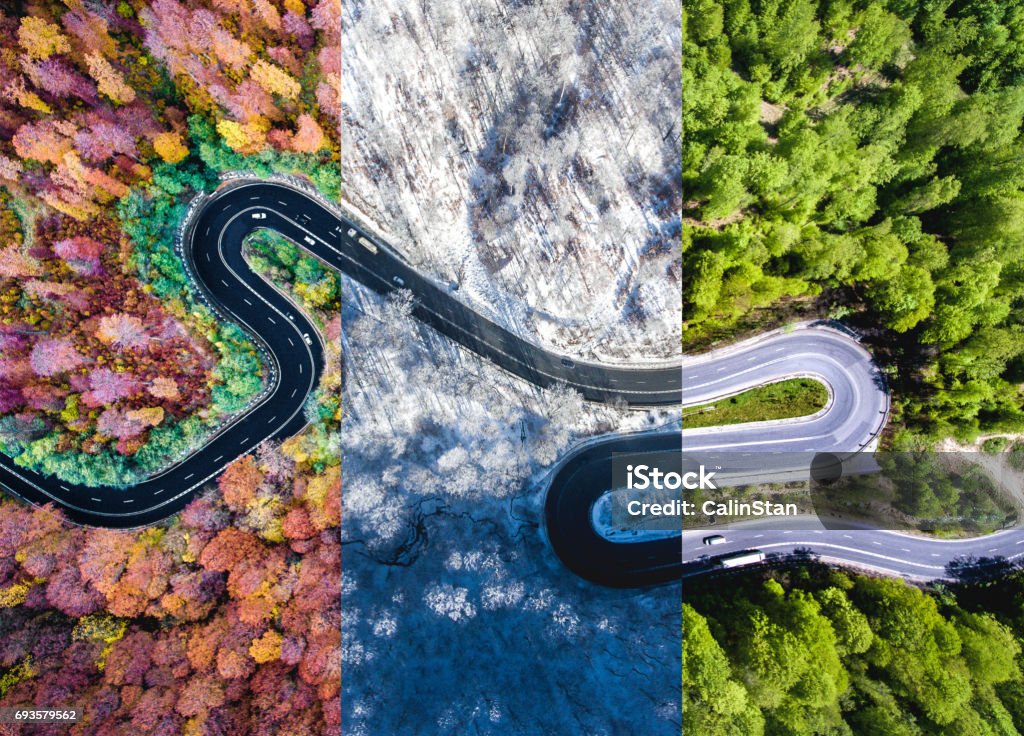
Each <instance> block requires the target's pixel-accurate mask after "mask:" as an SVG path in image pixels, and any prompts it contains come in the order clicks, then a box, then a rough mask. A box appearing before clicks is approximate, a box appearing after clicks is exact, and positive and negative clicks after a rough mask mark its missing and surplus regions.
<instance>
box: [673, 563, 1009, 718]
mask: <svg viewBox="0 0 1024 736" xmlns="http://www.w3.org/2000/svg"><path fill="white" fill-rule="evenodd" d="M729 582H730V584H729V586H728V590H727V591H726V590H724V589H723V587H722V586H720V585H714V584H711V585H708V584H705V583H702V582H695V583H693V584H691V585H689V587H688V588H687V593H686V603H684V605H683V730H684V732H685V733H700V734H731V735H732V734H736V735H743V736H746V735H754V734H758V735H759V734H780V735H781V734H787V735H790V734H801V735H810V734H851V733H856V734H862V733H863V734H887V735H888V734H897V735H903V734H906V735H907V736H911V735H915V736H918V735H921V734H1017V733H1020V732H1021V728H1022V727H1024V721H1022V720H1021V716H1022V715H1024V709H1022V706H1024V679H1022V677H1021V672H1020V667H1019V659H1020V654H1021V646H1020V643H1019V639H1020V636H1021V627H1022V624H1024V621H1022V620H1021V619H1020V617H1019V605H1020V590H1019V588H1020V585H1021V580H1020V574H1019V573H1018V574H1016V575H1015V576H1014V577H1011V579H1010V582H1009V583H1007V584H1005V585H1007V586H1008V587H1010V588H1013V590H1014V592H1013V594H1011V595H1010V596H1009V597H1007V595H1006V594H1005V591H1004V594H1003V595H1001V596H998V599H999V600H1000V601H1001V603H1002V605H1003V608H1004V609H1005V610H1004V611H997V612H992V611H985V610H978V609H979V608H980V606H981V605H984V604H985V602H986V601H985V600H984V599H985V598H987V597H988V596H990V595H994V594H992V592H991V591H989V590H988V589H987V588H985V587H979V588H973V589H971V588H967V589H963V590H961V591H959V592H958V594H957V595H956V596H954V595H950V594H949V592H948V591H946V592H944V593H943V594H941V595H936V594H931V593H929V592H925V591H922V590H920V589H918V588H915V587H912V586H910V585H907V584H906V583H904V582H902V581H898V580H889V579H878V578H867V577H861V576H857V575H853V574H850V573H844V572H838V571H835V570H829V569H826V568H819V567H816V566H815V567H810V568H805V569H802V570H796V571H790V572H788V573H773V574H770V575H769V576H768V577H767V578H765V577H764V576H762V575H756V574H755V575H746V576H743V577H740V578H735V577H734V578H730V581H729ZM979 597H980V598H982V599H983V600H981V601H979V600H978V598H979ZM958 598H959V599H962V600H964V601H966V603H963V604H961V603H958ZM1015 601H1016V602H1015ZM1010 612H1012V613H1010ZM1006 614H1009V615H1006Z"/></svg>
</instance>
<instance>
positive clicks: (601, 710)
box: [342, 279, 680, 736]
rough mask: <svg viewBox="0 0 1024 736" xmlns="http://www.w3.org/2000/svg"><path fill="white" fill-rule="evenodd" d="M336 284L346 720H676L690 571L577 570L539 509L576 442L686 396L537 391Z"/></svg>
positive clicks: (541, 725) (492, 730)
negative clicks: (609, 402) (641, 585)
mask: <svg viewBox="0 0 1024 736" xmlns="http://www.w3.org/2000/svg"><path fill="white" fill-rule="evenodd" d="M342 293H343V310H342V322H343V325H344V336H343V343H342V347H343V361H344V363H345V389H344V407H345V409H344V411H345V418H344V423H343V427H342V443H343V447H342V458H343V461H342V463H343V464H342V473H343V500H342V506H343V515H342V528H343V540H342V541H343V564H342V567H343V570H344V580H343V593H342V612H343V626H342V637H343V639H342V641H343V658H344V659H343V661H344V663H345V678H344V688H345V693H344V697H343V698H342V703H343V705H342V707H343V709H344V713H343V720H344V723H345V724H346V725H345V733H346V734H368V735H369V734H380V733H387V734H396V735H398V734H416V735H417V736H419V735H420V734H432V733H459V734H461V733H467V734H474V733H480V734H530V735H532V734H545V735H546V734H553V733H587V734H618V733H648V734H673V735H675V734H678V732H679V728H680V713H679V703H678V682H679V672H680V661H679V646H678V644H679V638H678V637H679V628H678V627H679V625H680V619H679V601H680V597H679V596H680V592H679V589H678V587H677V586H667V587H663V588H659V589H654V590H648V591H614V590H607V589H603V588H600V587H597V586H593V585H590V584H588V583H584V582H583V581H581V580H579V579H578V578H576V577H575V576H574V575H573V574H571V573H569V572H568V571H567V570H565V569H564V568H563V567H562V566H561V564H560V563H559V562H558V560H557V558H556V557H555V556H554V554H553V552H552V551H551V549H550V547H549V546H548V545H547V542H546V541H545V539H544V537H543V533H542V530H541V522H542V504H543V487H544V484H543V478H544V476H545V474H546V473H547V472H548V471H549V470H550V467H551V465H552V464H553V463H554V462H555V461H556V460H557V458H559V457H561V456H562V455H563V453H564V452H565V451H566V450H567V449H569V448H570V447H571V446H572V445H573V444H574V443H575V442H577V441H579V440H580V439H582V438H584V437H587V436H590V435H594V434H597V433H600V432H605V431H612V430H628V429H640V428H644V427H651V426H655V425H658V424H662V423H664V422H666V421H669V420H673V419H675V420H678V417H679V412H678V411H675V412H673V413H671V414H667V413H664V412H656V413H645V412H624V411H622V410H620V409H616V408H614V407H610V406H599V405H593V404H587V403H585V402H583V401H581V400H580V399H579V397H578V396H577V395H575V394H573V393H571V392H568V391H540V390H538V389H535V388H533V387H531V386H529V385H527V384H525V383H524V382H522V381H520V380H518V379H516V378H514V377H512V376H509V375H507V374H505V373H504V372H502V371H501V370H499V369H497V368H496V367H494V366H493V365H491V364H490V363H488V362H486V361H483V360H481V359H479V358H477V357H476V356H475V355H473V354H471V353H468V352H466V351H464V350H462V349H461V348H458V347H456V346H454V345H452V344H451V343H450V342H448V341H447V340H446V339H444V338H442V337H440V336H438V335H437V334H436V333H435V332H433V331H432V330H431V329H429V328H427V327H423V326H421V325H420V324H419V323H417V322H416V321H415V320H414V319H412V318H411V317H409V316H408V304H407V303H404V302H403V301H402V300H401V299H394V298H392V299H390V300H383V299H381V298H380V297H378V296H377V295H375V294H373V293H371V292H368V291H367V290H365V289H363V288H362V287H360V286H359V285H358V284H356V283H354V282H352V281H350V280H347V279H346V280H345V281H344V282H343V284H342ZM524 436H525V441H524Z"/></svg>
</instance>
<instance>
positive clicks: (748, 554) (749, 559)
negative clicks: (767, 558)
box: [711, 549, 764, 569]
mask: <svg viewBox="0 0 1024 736" xmlns="http://www.w3.org/2000/svg"><path fill="white" fill-rule="evenodd" d="M711 562H712V564H714V565H715V567H721V568H724V569H730V568H733V567H743V566H744V565H757V564H759V563H761V562H764V552H762V551H761V550H759V549H745V550H742V551H740V552H731V553H729V554H727V555H719V556H718V557H715V558H713V559H712V560H711Z"/></svg>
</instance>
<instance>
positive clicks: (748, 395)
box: [683, 378, 828, 429]
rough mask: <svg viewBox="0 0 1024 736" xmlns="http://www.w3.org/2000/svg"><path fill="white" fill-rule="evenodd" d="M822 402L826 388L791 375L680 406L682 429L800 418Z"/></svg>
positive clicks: (814, 410)
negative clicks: (697, 403)
mask: <svg viewBox="0 0 1024 736" xmlns="http://www.w3.org/2000/svg"><path fill="white" fill-rule="evenodd" d="M826 403H828V391H827V390H826V389H825V387H824V386H823V385H822V384H821V383H819V382H818V381H815V380H813V379H811V378H793V379H790V380H788V381H780V382H778V383H772V384H769V385H767V386H761V387H759V388H754V389H751V390H750V391H744V392H743V393H741V394H737V395H736V396H732V397H730V398H728V399H722V400H720V401H715V402H713V403H711V404H702V405H700V406H694V407H690V408H687V409H683V429H697V428H700V427H717V426H721V425H726V424H745V423H747V422H765V421H772V420H775V419H791V418H793V417H803V416H807V415H808V414H814V413H815V412H816V411H819V410H820V409H822V408H824V406H825V404H826Z"/></svg>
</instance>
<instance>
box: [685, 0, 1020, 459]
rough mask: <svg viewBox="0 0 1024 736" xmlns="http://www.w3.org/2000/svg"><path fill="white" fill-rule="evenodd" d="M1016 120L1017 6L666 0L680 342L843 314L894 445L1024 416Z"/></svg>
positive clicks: (970, 434) (698, 342) (1003, 427)
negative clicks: (868, 352)
mask: <svg viewBox="0 0 1024 736" xmlns="http://www.w3.org/2000/svg"><path fill="white" fill-rule="evenodd" d="M1022 118H1024V3H1022V2H1017V1H1011V2H1001V1H999V2H997V1H994V0H979V1H976V2H960V3H953V2H950V1H949V0H935V1H930V2H913V1H911V0H890V1H888V2H852V1H850V0H834V1H822V2H814V1H813V0H794V1H792V2H787V1H782V0H765V1H763V2H762V1H759V0H725V1H724V2H716V1H714V0H684V2H683V112H682V162H683V186H684V196H683V199H684V202H683V223H684V227H683V266H684V273H685V274H686V275H687V281H686V283H685V288H684V307H683V309H684V313H683V319H684V323H683V344H684V346H686V348H684V349H686V350H690V349H694V348H695V347H698V348H699V347H701V346H702V345H709V344H713V343H715V342H717V341H727V340H729V339H731V338H734V337H736V336H737V335H739V334H741V333H743V332H745V331H752V330H753V329H755V328H756V329H761V328H764V327H767V326H776V325H777V324H778V323H779V322H780V321H784V320H786V319H788V318H789V316H790V315H792V313H793V310H794V308H795V306H800V307H801V308H803V311H802V312H800V313H801V314H803V315H806V314H811V315H814V316H819V317H826V316H830V317H841V316H845V317H846V320H845V321H847V322H848V323H850V324H852V325H853V326H855V327H857V328H859V329H861V330H862V331H864V332H865V334H866V335H867V340H868V343H869V347H871V349H872V350H873V351H874V352H875V353H876V355H878V356H879V357H880V358H881V362H882V363H883V364H885V365H888V366H890V370H892V375H891V376H890V378H891V380H892V383H893V386H894V389H895V391H894V393H895V399H896V410H897V414H896V420H897V421H896V425H895V426H896V428H897V429H896V431H895V433H894V437H893V440H894V443H895V445H896V446H897V447H922V446H927V445H928V444H930V443H931V442H933V441H934V440H936V439H939V438H942V437H947V436H955V437H958V438H960V439H973V438H974V437H975V436H977V434H978V433H980V432H1004V433H1009V432H1019V431H1022V430H1024V409H1022V404H1024V397H1022V392H1021V388H1020V385H1021V383H1022V382H1024V340H1022V339H1021V338H1022V334H1021V329H1022V328H1021V325H1022V322H1024V139H1022V137H1021V122H1022ZM808 310H809V311H808Z"/></svg>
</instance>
